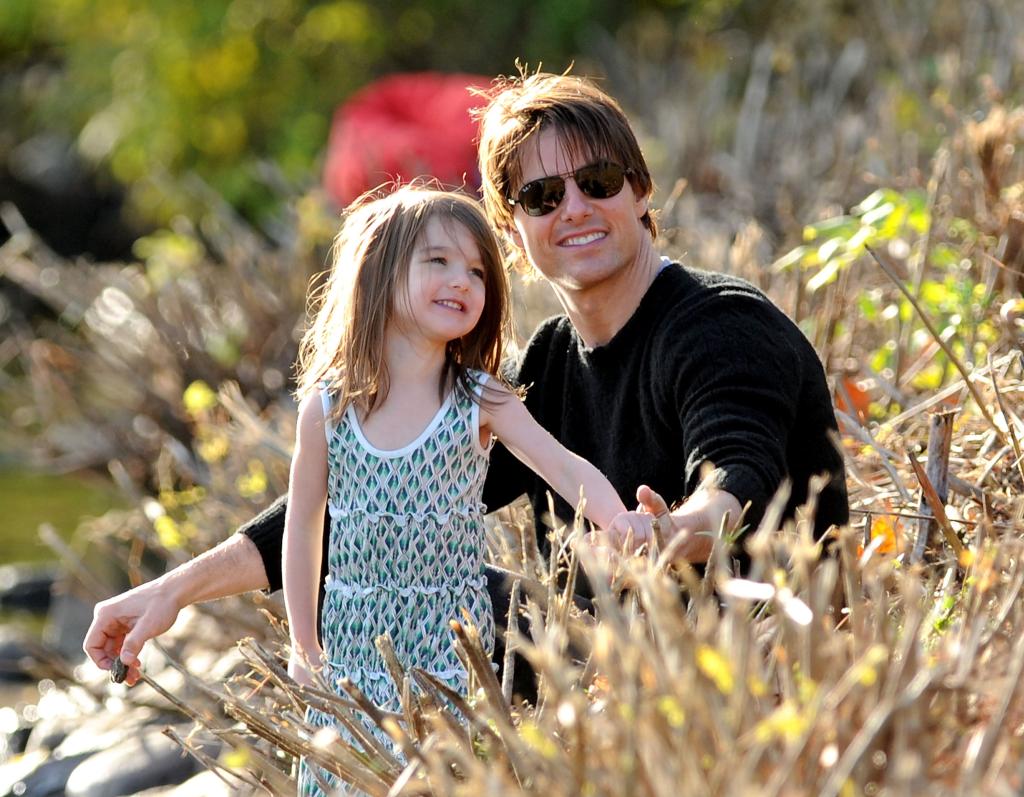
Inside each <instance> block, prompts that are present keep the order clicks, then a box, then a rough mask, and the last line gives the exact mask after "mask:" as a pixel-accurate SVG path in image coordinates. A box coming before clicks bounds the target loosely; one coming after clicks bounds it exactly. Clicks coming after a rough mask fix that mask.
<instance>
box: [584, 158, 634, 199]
mask: <svg viewBox="0 0 1024 797" xmlns="http://www.w3.org/2000/svg"><path fill="white" fill-rule="evenodd" d="M625 180H626V173H625V171H624V170H623V168H622V167H621V166H619V164H617V163H609V162H607V161H601V162H599V163H593V164H591V165H590V166H584V167H583V168H582V169H580V170H579V171H577V172H576V185H578V186H579V187H580V191H582V192H583V193H584V194H586V195H587V196H589V197H591V198H592V199H608V198H609V197H613V196H615V195H616V194H617V193H619V191H621V190H622V186H623V184H624V183H625Z"/></svg>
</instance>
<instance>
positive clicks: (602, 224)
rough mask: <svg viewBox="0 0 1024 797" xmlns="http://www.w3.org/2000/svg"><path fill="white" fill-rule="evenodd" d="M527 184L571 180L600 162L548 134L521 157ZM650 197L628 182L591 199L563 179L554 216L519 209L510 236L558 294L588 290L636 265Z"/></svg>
mask: <svg viewBox="0 0 1024 797" xmlns="http://www.w3.org/2000/svg"><path fill="white" fill-rule="evenodd" d="M520 158H521V160H520V165H521V166H522V175H523V179H522V182H521V183H520V184H519V185H515V186H513V187H512V188H513V196H514V195H515V194H516V192H518V190H519V189H520V188H522V186H523V185H525V184H526V183H528V182H530V181H531V180H536V179H538V178H541V177H547V176H550V175H556V174H558V175H563V176H565V175H571V173H572V172H574V171H575V170H576V169H578V168H580V167H581V166H586V165H587V164H589V163H590V162H592V161H593V160H596V158H592V157H588V156H586V155H585V154H581V155H578V156H576V157H572V156H570V154H569V153H568V152H567V150H566V148H565V146H564V145H563V143H562V141H561V139H560V137H559V135H558V133H557V131H554V130H545V131H542V132H541V133H540V134H538V135H537V136H535V137H534V138H533V139H532V140H531V141H529V142H528V143H527V144H526V145H525V147H524V149H523V151H522V153H521V155H520ZM646 212H647V198H646V197H637V196H636V195H635V194H634V192H633V187H632V186H631V185H630V182H629V180H628V179H627V180H626V181H625V184H624V185H623V187H622V190H621V191H620V192H619V193H618V194H616V195H615V196H613V197H608V198H607V199H593V198H592V197H589V196H587V195H586V194H585V193H583V192H582V191H581V190H580V189H579V186H578V185H576V181H575V180H574V179H573V178H572V177H571V176H567V177H565V196H564V197H563V198H562V201H561V203H559V205H558V207H556V208H555V209H554V210H553V211H552V212H550V213H548V214H547V215H544V216H528V215H527V214H526V212H525V211H524V210H523V209H522V207H520V206H519V205H518V204H517V205H516V206H515V210H514V212H513V224H514V229H512V230H511V231H510V232H511V234H512V238H513V240H514V241H515V243H516V244H517V245H518V246H519V247H521V248H522V249H523V251H524V252H525V253H526V256H527V258H529V260H530V263H531V264H533V266H534V267H535V268H536V269H537V270H538V271H540V273H541V274H543V275H544V277H546V278H547V280H548V281H549V282H550V283H551V284H552V285H553V286H554V287H555V288H556V290H559V291H564V292H568V293H573V292H580V291H585V290H587V289H588V288H592V287H595V286H597V285H599V284H601V283H602V282H604V281H606V280H608V279H610V278H613V277H616V276H618V275H620V274H621V273H622V271H623V270H624V269H627V268H628V267H629V266H630V265H632V264H633V263H635V262H636V260H637V258H638V257H639V255H640V253H641V251H642V250H643V245H644V243H645V239H646V241H649V239H650V233H649V232H648V231H647V229H646V228H645V227H644V226H643V223H642V222H641V221H640V219H641V218H642V217H643V215H644V214H645V213H646Z"/></svg>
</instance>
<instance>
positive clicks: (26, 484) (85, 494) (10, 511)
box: [0, 467, 123, 719]
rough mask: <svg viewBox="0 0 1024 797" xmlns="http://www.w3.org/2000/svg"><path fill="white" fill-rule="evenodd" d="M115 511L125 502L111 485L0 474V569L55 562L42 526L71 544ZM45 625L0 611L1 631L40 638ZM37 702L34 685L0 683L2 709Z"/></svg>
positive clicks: (9, 470) (12, 471) (18, 471)
mask: <svg viewBox="0 0 1024 797" xmlns="http://www.w3.org/2000/svg"><path fill="white" fill-rule="evenodd" d="M117 506H123V501H122V500H121V499H120V498H119V496H118V494H117V493H116V492H115V491H114V489H113V487H112V486H111V485H110V484H109V483H105V482H104V481H103V480H102V479H100V478H98V477H92V478H82V477H75V476H55V475H52V474H46V473H37V472H35V471H31V470H28V469H25V468H17V467H3V468H0V531H2V535H3V545H2V546H0V565H3V564H9V563H13V562H45V561H50V560H54V559H56V555H55V554H54V553H53V551H51V550H50V549H49V548H48V547H47V546H46V545H44V544H43V543H42V542H41V541H40V539H39V526H40V524H42V523H49V524H50V525H52V526H53V527H54V528H55V529H56V530H57V532H58V533H59V534H60V535H61V537H63V538H64V539H65V540H70V539H71V537H72V535H73V534H74V531H75V529H76V528H77V527H78V525H79V523H81V522H82V521H83V520H84V519H86V518H88V517H98V516H100V515H102V514H104V513H105V512H106V511H107V510H109V509H113V508H115V507H117ZM43 622H44V618H43V617H41V616H36V615H31V614H27V613H24V612H2V611H0V626H4V625H13V626H18V627H20V628H22V629H24V630H26V631H29V632H30V633H32V634H36V635H38V634H39V633H40V632H41V631H42V626H43ZM38 699H39V693H38V689H37V687H36V685H35V684H34V683H30V684H11V683H0V707H5V708H8V709H10V708H13V709H15V710H17V711H19V712H20V711H21V710H22V709H23V708H24V707H25V706H28V705H31V704H33V703H35V702H36V701H37V700H38ZM8 713H9V711H8ZM0 719H2V718H0Z"/></svg>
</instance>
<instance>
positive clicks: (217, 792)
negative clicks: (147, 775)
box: [135, 769, 238, 797]
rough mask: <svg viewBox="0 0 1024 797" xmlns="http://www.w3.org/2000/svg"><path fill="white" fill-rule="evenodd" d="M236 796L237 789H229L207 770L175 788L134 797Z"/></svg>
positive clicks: (149, 790)
mask: <svg viewBox="0 0 1024 797" xmlns="http://www.w3.org/2000/svg"><path fill="white" fill-rule="evenodd" d="M237 794H238V789H235V788H231V787H230V786H228V785H227V784H226V783H225V782H224V781H223V780H221V779H220V778H219V777H217V775H215V774H214V773H213V772H211V771H210V770H208V769H207V770H204V771H203V772H200V773H199V774H198V775H194V776H193V777H191V778H189V779H188V780H186V781H185V782H184V783H181V784H178V785H177V786H170V787H161V788H157V789H147V790H146V791H143V792H139V793H138V794H136V795H135V797H199V795H202V797H236V795H237Z"/></svg>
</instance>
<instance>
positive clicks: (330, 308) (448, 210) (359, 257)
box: [296, 183, 511, 417]
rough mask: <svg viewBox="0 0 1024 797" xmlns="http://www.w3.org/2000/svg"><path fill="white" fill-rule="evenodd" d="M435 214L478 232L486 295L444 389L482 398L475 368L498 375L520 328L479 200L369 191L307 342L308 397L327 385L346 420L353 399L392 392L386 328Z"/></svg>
mask: <svg viewBox="0 0 1024 797" xmlns="http://www.w3.org/2000/svg"><path fill="white" fill-rule="evenodd" d="M435 218H436V219H438V220H440V221H441V222H442V223H443V224H445V225H455V224H461V225H462V226H463V227H464V228H465V229H466V230H467V231H468V232H469V234H470V235H471V236H472V238H473V240H474V242H475V243H476V245H477V248H478V249H479V250H480V259H481V262H482V265H483V268H484V291H485V293H484V296H485V301H484V308H483V312H482V313H481V315H480V320H479V321H478V322H477V325H476V326H475V327H474V328H473V329H472V331H470V332H469V333H467V334H466V335H464V336H463V337H461V338H459V339H457V340H453V341H450V342H449V343H448V346H447V350H446V356H445V367H444V368H443V369H442V372H441V378H440V382H439V384H438V392H439V395H440V396H441V397H442V398H443V397H444V394H445V393H446V392H447V390H448V389H449V388H455V389H459V390H462V391H465V392H466V393H467V394H468V395H470V396H474V395H475V393H474V392H473V388H474V387H475V383H474V382H473V380H472V378H471V377H470V375H469V373H468V369H470V368H473V369H478V370H481V371H486V372H487V373H490V374H496V373H497V372H498V368H499V365H500V362H501V356H502V351H503V346H504V342H505V341H506V340H508V339H509V329H510V327H511V321H510V300H509V282H508V274H507V273H506V271H505V266H504V262H503V260H502V256H501V249H500V245H499V244H498V240H497V238H496V237H495V235H494V232H493V231H492V230H491V227H490V225H489V224H488V223H487V219H486V218H485V217H484V215H483V212H482V211H481V209H480V207H479V206H478V205H477V203H476V202H475V201H474V200H472V199H470V198H469V197H467V196H464V195H462V194H457V193H452V192H447V191H439V190H435V189H433V188H430V187H428V186H425V185H423V184H418V183H414V184H410V185H406V186H403V187H401V188H398V189H397V190H395V191H393V192H392V193H390V194H388V195H386V196H381V195H380V194H379V193H375V192H371V193H369V194H365V195H364V196H362V197H360V198H359V199H357V200H356V201H355V202H353V203H352V204H351V205H349V207H348V208H347V209H346V211H345V217H344V221H343V223H342V226H341V231H340V232H339V233H338V235H337V237H336V238H335V240H334V246H333V249H332V267H331V271H330V275H329V277H328V278H327V280H326V282H325V283H324V284H323V286H322V287H321V288H319V289H316V290H314V291H312V292H311V293H310V302H309V304H310V306H309V311H310V314H311V315H313V316H314V318H313V323H312V325H311V326H310V328H309V329H308V330H307V332H306V333H305V335H304V336H303V338H302V342H301V344H300V345H299V359H298V365H297V370H298V388H297V390H296V393H297V395H298V396H299V398H300V399H301V398H303V397H305V396H307V395H309V394H310V393H311V392H314V391H315V390H317V388H318V387H319V386H320V385H321V383H323V382H326V383H327V389H328V390H329V391H330V393H331V394H332V395H333V397H334V399H335V402H334V403H333V408H332V411H331V415H332V416H334V417H337V416H338V415H340V413H341V412H343V411H344V410H345V408H346V407H348V405H349V404H351V403H353V402H355V403H356V405H357V406H358V407H359V408H360V409H362V410H364V411H366V412H369V411H371V410H372V409H373V408H374V407H376V406H378V405H379V403H380V402H382V401H384V399H385V398H387V395H388V389H389V384H390V381H389V374H388V370H387V366H386V365H385V362H384V335H385V331H386V330H387V327H388V324H389V323H390V322H391V320H392V318H393V317H394V314H395V303H396V302H398V301H403V300H404V299H405V291H406V287H407V285H408V279H409V265H410V261H411V259H412V255H413V250H414V249H415V247H416V244H417V242H418V241H419V238H420V236H421V235H422V234H423V231H424V229H425V228H426V226H427V223H428V222H429V221H430V220H431V219H435Z"/></svg>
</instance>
